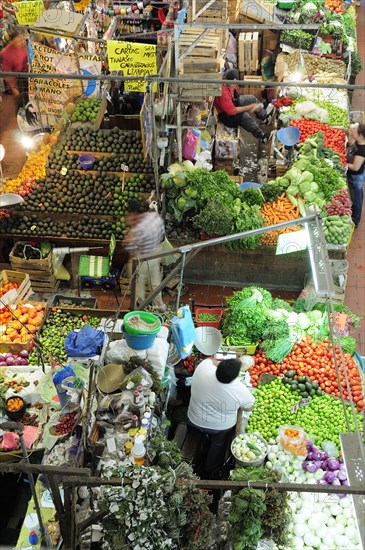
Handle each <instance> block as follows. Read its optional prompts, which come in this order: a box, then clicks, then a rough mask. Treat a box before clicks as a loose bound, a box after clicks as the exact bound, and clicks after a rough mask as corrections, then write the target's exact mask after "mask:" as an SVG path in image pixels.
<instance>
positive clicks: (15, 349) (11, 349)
mask: <svg viewBox="0 0 365 550" xmlns="http://www.w3.org/2000/svg"><path fill="white" fill-rule="evenodd" d="M27 303H28V304H33V305H34V306H39V305H40V306H42V308H43V309H44V315H43V319H42V323H41V324H40V326H39V327H38V329H37V333H36V334H34V336H37V335H39V334H40V332H41V330H42V327H43V325H44V323H45V321H46V319H47V317H48V303H47V302H32V301H30V300H27ZM15 320H16V319H14V321H15ZM32 347H33V340H29V341H28V342H12V341H11V340H7V341H5V342H0V353H16V354H19V353H20V352H21V351H22V350H27V351H30V350H31V349H32Z"/></svg>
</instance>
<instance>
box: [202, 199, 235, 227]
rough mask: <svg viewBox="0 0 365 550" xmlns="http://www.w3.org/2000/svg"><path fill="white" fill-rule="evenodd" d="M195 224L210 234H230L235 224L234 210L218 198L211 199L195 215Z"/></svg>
mask: <svg viewBox="0 0 365 550" xmlns="http://www.w3.org/2000/svg"><path fill="white" fill-rule="evenodd" d="M193 226H194V227H195V228H197V229H199V230H200V231H204V232H205V233H208V235H229V234H230V233H231V231H232V226H233V212H232V210H231V209H230V208H229V207H228V206H226V205H225V204H222V203H221V202H220V201H218V200H217V199H211V200H209V201H208V203H207V204H206V206H205V207H204V208H203V209H202V210H200V212H199V214H197V215H196V216H194V218H193Z"/></svg>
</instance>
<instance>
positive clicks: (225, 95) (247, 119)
mask: <svg viewBox="0 0 365 550" xmlns="http://www.w3.org/2000/svg"><path fill="white" fill-rule="evenodd" d="M223 79H224V80H227V81H230V82H229V84H228V83H227V84H224V85H223V86H222V95H220V96H216V98H215V99H214V106H215V108H216V109H217V111H218V120H219V122H221V123H222V124H224V125H225V126H227V127H228V128H238V126H242V128H244V129H245V130H247V132H250V134H252V135H253V136H254V137H256V138H258V139H260V140H261V142H262V143H267V142H268V141H270V139H271V138H272V136H273V132H263V131H262V129H261V128H260V126H259V125H258V124H257V122H256V121H255V119H254V118H253V117H252V116H251V115H255V117H256V118H257V119H258V120H260V121H261V122H263V123H264V124H266V125H268V124H270V123H271V120H272V117H273V115H274V112H275V108H274V106H273V105H271V104H270V105H268V107H267V108H266V109H264V106H263V104H262V103H260V101H259V100H258V99H257V98H256V97H255V96H254V95H239V92H238V89H239V86H238V85H237V84H235V82H234V81H235V80H239V72H238V71H237V69H228V70H227V71H226V72H225V73H224V75H223Z"/></svg>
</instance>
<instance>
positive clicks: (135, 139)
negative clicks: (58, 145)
mask: <svg viewBox="0 0 365 550" xmlns="http://www.w3.org/2000/svg"><path fill="white" fill-rule="evenodd" d="M63 142H64V144H65V147H66V149H69V150H71V151H90V152H92V151H98V152H101V153H117V154H120V153H123V154H125V155H140V154H141V153H142V151H143V144H142V135H141V132H136V131H134V132H130V131H127V130H121V129H120V128H116V127H115V128H112V129H111V130H93V129H91V128H88V127H87V128H85V127H79V128H69V129H68V130H67V132H66V133H65V134H64V136H63Z"/></svg>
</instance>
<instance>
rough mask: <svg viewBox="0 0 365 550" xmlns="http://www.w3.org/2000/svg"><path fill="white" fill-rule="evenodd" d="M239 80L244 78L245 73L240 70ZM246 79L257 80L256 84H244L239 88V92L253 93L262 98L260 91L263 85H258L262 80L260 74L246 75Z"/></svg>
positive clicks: (244, 93)
mask: <svg viewBox="0 0 365 550" xmlns="http://www.w3.org/2000/svg"><path fill="white" fill-rule="evenodd" d="M240 80H245V75H244V73H241V72H240ZM246 80H255V81H257V83H258V84H257V86H252V85H246V86H245V85H244V86H242V88H241V89H240V93H241V94H243V95H254V96H255V97H257V99H261V98H262V91H263V89H264V88H263V86H260V85H259V82H262V76H255V75H246Z"/></svg>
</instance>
